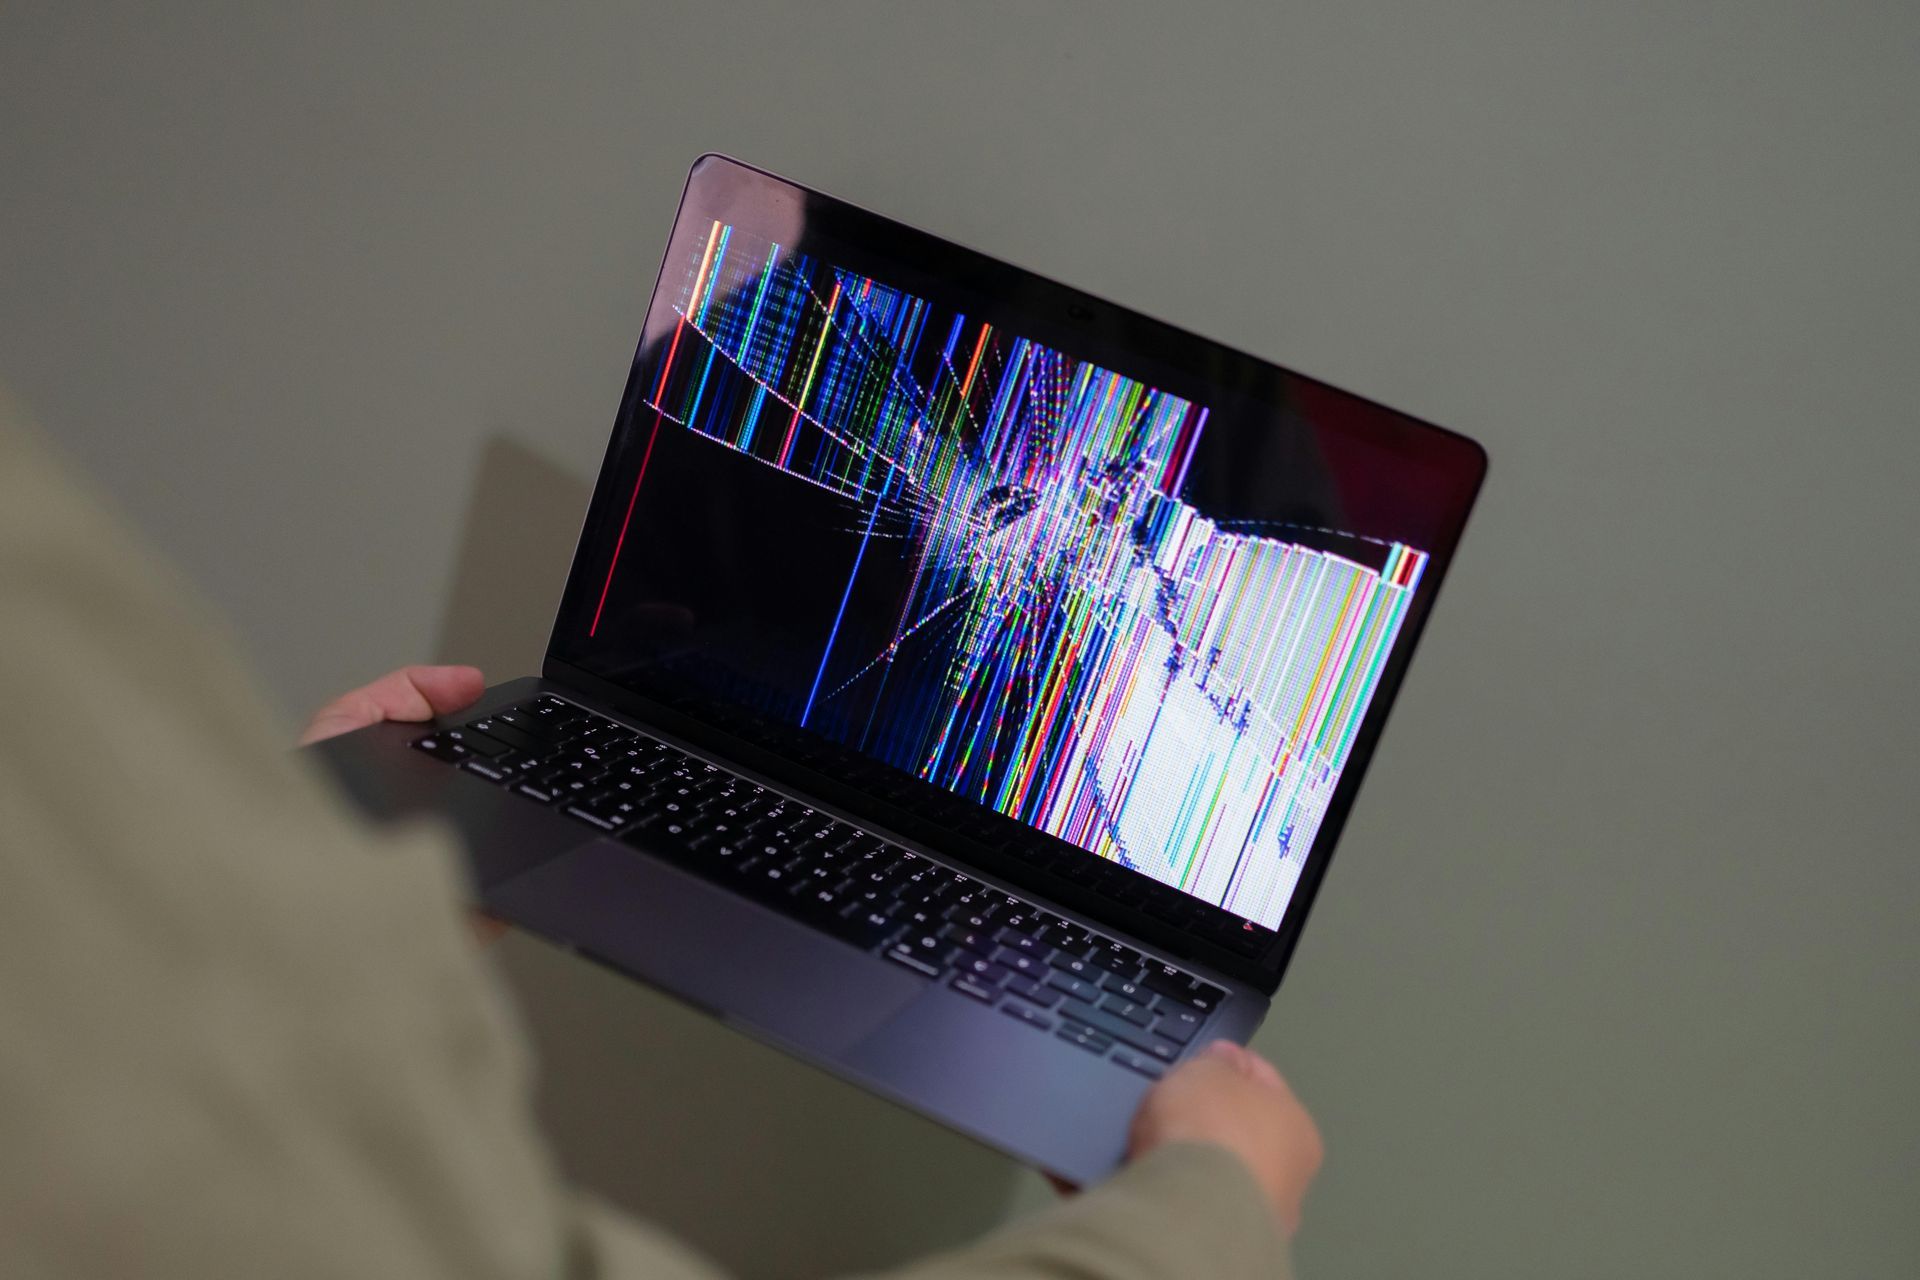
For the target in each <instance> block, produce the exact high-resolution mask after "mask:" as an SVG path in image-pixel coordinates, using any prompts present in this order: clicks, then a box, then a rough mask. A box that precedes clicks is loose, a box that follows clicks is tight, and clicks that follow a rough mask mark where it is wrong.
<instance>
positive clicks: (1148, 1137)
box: [1127, 1040, 1324, 1236]
mask: <svg viewBox="0 0 1920 1280" xmlns="http://www.w3.org/2000/svg"><path fill="white" fill-rule="evenodd" d="M1170 1142H1211V1143H1214V1144H1215V1145H1217V1146H1222V1147H1225V1148H1226V1149H1227V1150H1229V1151H1231V1152H1233V1154H1235V1155H1236V1156H1239V1157H1240V1159H1241V1161H1242V1162H1243V1163H1245V1165H1246V1166H1247V1168H1248V1169H1250V1170H1252V1172H1253V1176H1254V1178H1255V1179H1256V1180H1257V1181H1258V1182H1259V1183H1260V1186H1261V1188H1262V1189H1263V1190H1264V1191H1265V1192H1266V1193H1267V1199H1268V1200H1270V1201H1271V1202H1272V1203H1273V1208H1274V1212H1275V1213H1277V1214H1279V1215H1280V1223H1281V1225H1282V1226H1283V1227H1285V1228H1286V1232H1287V1234H1288V1235H1289V1236H1291V1235H1292V1234H1293V1233H1294V1232H1295V1231H1298V1230H1299V1229H1300V1203H1301V1201H1302V1200H1304V1199H1305V1198H1306V1195H1307V1187H1308V1186H1309V1185H1310V1184H1311V1183H1312V1182H1313V1176H1314V1174H1316V1173H1318V1172H1319V1171H1320V1158H1321V1156H1322V1155H1323V1154H1324V1152H1323V1150H1322V1148H1321V1145H1320V1131H1319V1130H1318V1129H1316V1128H1315V1127H1314V1124H1313V1117H1312V1116H1310V1115H1308V1114H1307V1109H1306V1108H1305V1107H1303V1106H1301V1105H1300V1099H1298V1098H1296V1097H1294V1096H1293V1090H1292V1089H1290V1088H1288V1087H1287V1082H1286V1081H1285V1080H1283V1079H1281V1078H1280V1073H1279V1072H1278V1071H1276V1070H1274V1068H1273V1064H1272V1063H1271V1062H1268V1061H1267V1060H1266V1059H1265V1058H1263V1057H1261V1056H1260V1055H1259V1054H1257V1053H1254V1052H1253V1051H1252V1050H1250V1049H1243V1048H1241V1047H1240V1046H1239V1045H1237V1044H1231V1043H1229V1042H1227V1041H1225V1040H1216V1041H1215V1042H1214V1043H1212V1044H1210V1045H1208V1046H1207V1047H1206V1048H1205V1049H1203V1050H1201V1052H1199V1053H1198V1054H1195V1055H1194V1056H1193V1057H1192V1058H1189V1059H1188V1060H1187V1061H1185V1062H1183V1063H1181V1064H1180V1065H1179V1066H1178V1067H1176V1068H1174V1069H1173V1070H1172V1071H1171V1072H1169V1073H1168V1074H1167V1076H1166V1078H1165V1079H1163V1080H1161V1081H1160V1083H1158V1084H1156V1085H1154V1086H1153V1088H1152V1089H1151V1090H1149V1091H1148V1093H1147V1096H1146V1097H1145V1098H1143V1099H1141V1101H1140V1109H1139V1110H1138V1111H1137V1112H1135V1113H1134V1117H1133V1129H1132V1131H1131V1132H1130V1133H1129V1134H1128V1135H1127V1158H1128V1159H1130V1160H1131V1159H1135V1158H1137V1157H1139V1156H1143V1155H1145V1154H1146V1153H1147V1152H1149V1151H1152V1150H1153V1149H1154V1148H1155V1147H1162V1146H1165V1145H1166V1144H1168V1143H1170Z"/></svg>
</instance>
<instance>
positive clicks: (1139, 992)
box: [1100, 973, 1153, 1004]
mask: <svg viewBox="0 0 1920 1280" xmlns="http://www.w3.org/2000/svg"><path fill="white" fill-rule="evenodd" d="M1100 989H1101V990H1103V991H1111V992H1112V993H1113V994H1114V995H1117V996H1125V997H1126V998H1127V999H1129V1000H1132V1001H1133V1002H1134V1003H1136V1004H1145V1003H1147V1002H1148V1001H1149V1000H1151V999H1152V998H1153V996H1152V993H1150V992H1149V991H1148V990H1147V989H1146V987H1144V986H1142V985H1141V984H1140V983H1138V982H1133V981H1131V980H1129V979H1127V978H1123V977H1121V976H1120V975H1119V974H1117V973H1109V974H1108V975H1107V976H1106V977H1104V978H1102V979H1100Z"/></svg>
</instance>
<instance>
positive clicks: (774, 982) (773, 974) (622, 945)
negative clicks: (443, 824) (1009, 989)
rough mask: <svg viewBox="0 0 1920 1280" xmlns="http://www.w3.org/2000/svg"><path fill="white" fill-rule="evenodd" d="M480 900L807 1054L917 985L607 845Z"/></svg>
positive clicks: (890, 1008) (856, 1031)
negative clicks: (803, 1050) (808, 1050)
mask: <svg viewBox="0 0 1920 1280" xmlns="http://www.w3.org/2000/svg"><path fill="white" fill-rule="evenodd" d="M482 899H483V901H484V903H485V905H486V907H487V908H488V909H489V910H491V911H493V912H495V913H496V914H498V915H500V916H501V917H503V918H505V919H507V920H511V921H512V922H513V923H515V924H517V925H521V926H522V927H524V928H527V929H530V930H532V931H533V932H534V933H537V934H540V935H541V936H543V937H546V938H550V939H552V940H554V941H556V942H560V943H563V944H565V945H568V946H571V947H574V948H575V949H577V950H579V951H581V952H582V953H584V954H587V955H590V956H592V957H593V958H595V959H597V960H601V961H604V962H606V963H607V964H610V965H612V966H613V967H614V968H616V969H619V970H621V971H622V972H625V973H629V974H632V975H634V976H635V977H638V978H641V979H644V980H645V981H647V982H649V983H652V984H653V985H654V986H657V987H660V988H661V989H663V990H665V991H667V992H669V993H671V994H673V995H676V996H679V997H680V998H681V999H683V1000H686V1001H688V1002H690V1003H692V1004H695V1005H698V1006H700V1007H701V1008H703V1009H706V1010H708V1011H709V1012H711V1013H713V1014H715V1015H717V1016H719V1017H720V1018H722V1019H723V1020H726V1021H729V1022H736V1023H739V1024H741V1025H742V1026H743V1027H747V1028H751V1029H753V1030H755V1031H758V1032H762V1033H771V1034H772V1035H773V1036H775V1037H777V1038H778V1039H781V1040H784V1041H787V1042H789V1043H790V1044H792V1045H794V1046H796V1047H799V1048H804V1049H810V1050H812V1051H814V1052H816V1053H838V1052H840V1051H842V1050H844V1049H846V1048H848V1047H849V1046H851V1045H853V1044H854V1043H856V1042H857V1041H859V1040H860V1039H861V1038H862V1037H863V1036H865V1035H867V1034H868V1033H869V1032H871V1031H873V1030H874V1029H875V1028H876V1027H878V1026H879V1025H880V1024H881V1023H883V1022H885V1021H886V1020H887V1019H888V1018H889V1017H891V1016H892V1015H893V1013H894V1012H895V1011H896V1010H898V1009H900V1008H901V1007H903V1006H904V1005H906V1004H907V1003H908V1002H909V1001H911V1000H912V999H913V998H914V997H915V996H916V995H918V994H919V993H920V991H921V989H922V988H923V987H924V985H925V984H924V983H922V982H921V981H920V980H919V979H917V978H914V977H912V976H911V975H909V974H907V973H905V972H903V971H901V970H898V969H896V968H895V967H894V966H893V965H890V964H888V963H887V962H886V961H884V960H881V959H879V958H877V957H875V956H870V955H863V954H861V953H860V952H859V951H856V950H854V949H853V948H852V947H849V946H847V945H846V944H845V943H842V942H839V941H837V940H835V939H833V938H830V937H828V936H827V935H825V934H823V933H819V932H816V931H815V930H812V929H809V928H807V927H806V926H804V925H800V924H796V923H794V922H793V921H791V920H788V919H786V918H785V917H783V916H780V915H777V914H775V913H774V912H772V911H769V910H767V909H766V908H764V907H761V906H759V905H757V904H755V903H752V902H749V901H747V900H746V899H744V898H741V897H737V896H735V895H734V894H731V893H728V892H726V891H725V890H724V889H721V888H719V887H717V886H715V885H711V884H708V883H707V882H705V881H704V880H699V879H696V878H694V877H693V876H690V875H688V874H686V873H685V872H682V871H680V870H677V869H676V868H674V867H671V866H668V865H667V864H666V863H663V862H660V861H658V860H657V859H654V858H651V857H649V856H647V855H646V854H644V853H640V852H638V851H636V850H634V849H630V848H628V847H627V846H626V845H624V844H621V843H619V842H618V841H615V840H608V839H600V840H595V841H594V842H593V843H591V844H588V845H583V846H582V847H580V848H579V849H576V850H574V851H573V852H571V853H568V854H566V855H564V856H562V857H560V858H556V859H554V860H553V861H551V862H547V863H543V864H542V865H540V866H538V867H535V868H534V869H533V870H531V871H528V872H526V873H525V874H524V875H519V876H515V877H514V878H513V879H511V880H508V881H507V882H506V883H504V884H501V885H498V886H496V887H494V888H492V889H489V890H487V891H486V892H485V893H484V894H482Z"/></svg>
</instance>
